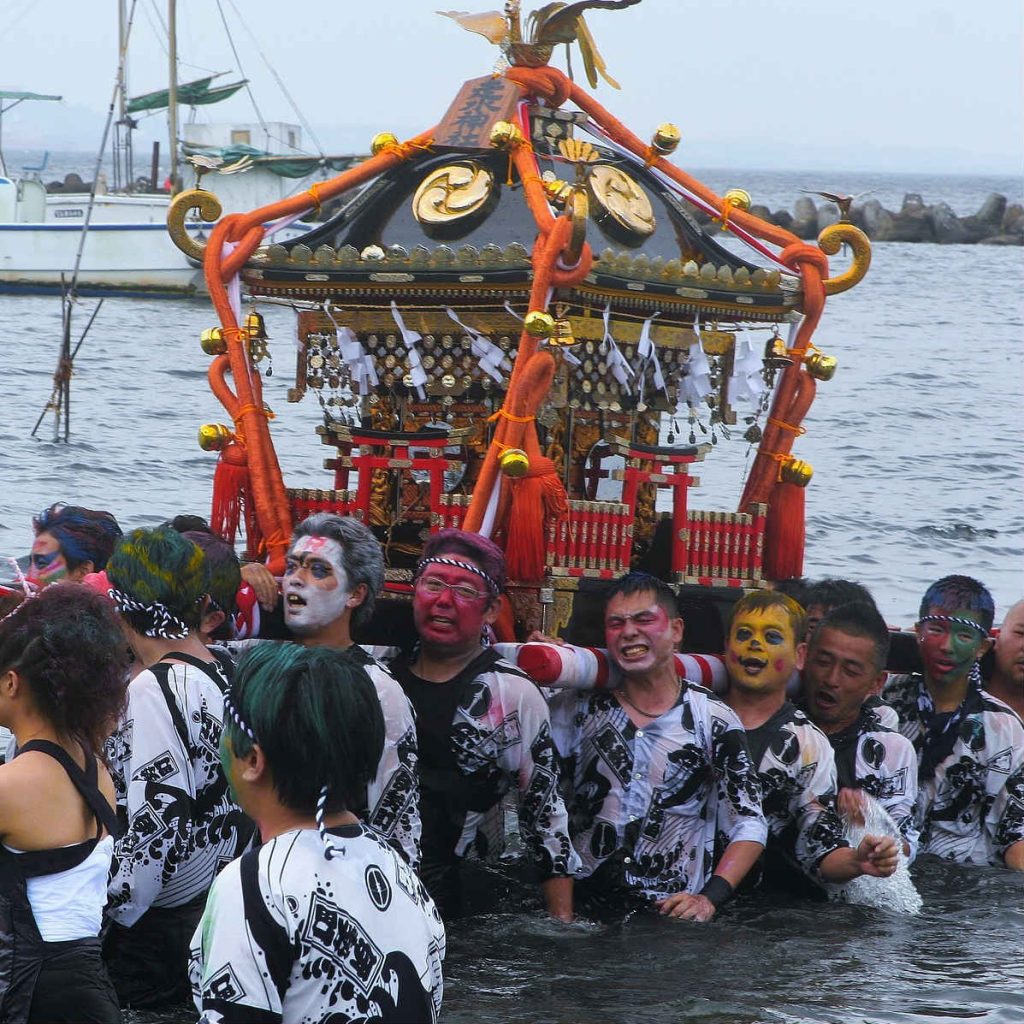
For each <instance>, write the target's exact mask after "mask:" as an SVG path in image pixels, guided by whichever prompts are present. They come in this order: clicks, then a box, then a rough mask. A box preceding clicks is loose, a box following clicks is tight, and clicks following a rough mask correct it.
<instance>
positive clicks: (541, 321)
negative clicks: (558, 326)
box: [523, 309, 555, 338]
mask: <svg viewBox="0 0 1024 1024" xmlns="http://www.w3.org/2000/svg"><path fill="white" fill-rule="evenodd" d="M523 329H524V330H525V331H526V333H527V334H531V335H533V337H535V338H550V337H551V335H552V334H554V333H555V318H554V317H553V316H552V315H551V314H550V313H545V312H544V311H543V310H540V309H531V310H530V312H529V313H527V314H526V316H525V317H524V318H523Z"/></svg>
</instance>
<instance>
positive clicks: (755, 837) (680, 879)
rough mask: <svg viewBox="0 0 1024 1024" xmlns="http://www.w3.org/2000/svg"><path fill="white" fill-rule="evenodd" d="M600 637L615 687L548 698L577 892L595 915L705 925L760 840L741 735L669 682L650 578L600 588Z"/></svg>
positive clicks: (664, 636)
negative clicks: (625, 914)
mask: <svg viewBox="0 0 1024 1024" xmlns="http://www.w3.org/2000/svg"><path fill="white" fill-rule="evenodd" d="M605 638H606V643H607V647H608V654H609V656H610V657H611V658H613V659H614V661H615V663H616V664H617V665H618V667H619V668H620V670H621V672H622V685H621V686H620V687H619V688H617V689H615V690H610V691H579V690H566V691H564V692H562V693H560V694H558V695H556V696H555V697H554V698H553V699H552V701H551V721H552V728H553V730H554V734H555V742H556V744H557V745H558V749H559V752H560V753H561V755H562V757H563V758H564V767H565V771H564V774H565V783H566V786H567V788H569V789H570V790H571V796H570V797H569V799H568V805H569V823H570V829H571V837H572V840H573V843H574V845H575V846H576V848H577V850H579V853H580V857H581V858H582V860H583V869H582V871H581V872H580V875H581V878H580V880H579V881H578V882H577V889H578V892H579V895H580V897H581V898H582V899H583V900H585V901H586V903H588V904H592V905H593V907H594V908H595V909H598V908H601V907H602V905H608V904H609V903H612V904H614V903H616V902H618V903H621V902H622V899H623V898H625V900H626V901H627V902H628V901H630V900H631V899H635V898H637V897H639V898H640V899H641V900H644V901H648V902H650V903H652V904H653V905H654V906H656V907H657V909H658V910H659V911H660V912H661V913H662V914H665V915H667V916H670V917H676V918H682V919H684V920H691V921H709V920H711V918H712V917H714V915H715V913H716V911H717V909H718V908H719V907H720V906H721V905H722V903H723V902H724V901H725V900H726V899H728V898H729V896H730V895H731V894H732V891H733V889H734V888H735V887H736V886H737V885H738V884H739V883H740V882H741V881H742V879H743V877H744V876H745V875H746V873H747V871H748V870H749V869H750V867H751V866H752V865H753V864H754V863H756V861H757V859H758V857H759V856H760V855H761V852H762V850H763V849H764V842H765V838H766V835H767V828H766V825H765V819H764V815H763V814H762V813H761V793H760V788H759V786H758V782H757V773H756V771H755V770H754V765H753V763H752V761H751V759H750V754H749V752H748V750H747V744H746V740H745V737H744V734H743V727H742V725H741V724H740V721H739V719H738V718H737V717H736V716H735V715H734V714H733V713H732V712H731V711H730V710H729V709H728V708H727V707H726V706H725V705H724V704H723V703H722V701H721V700H719V699H718V698H717V697H715V696H714V695H713V694H712V693H711V692H710V691H708V690H705V689H704V688H703V687H701V686H697V685H696V684H695V683H691V682H689V681H688V680H685V679H681V678H680V677H679V676H678V674H677V672H676V667H675V658H674V655H675V651H676V649H677V648H678V646H679V644H680V642H681V641H682V638H683V620H682V618H680V616H679V608H678V605H677V603H676V596H675V593H674V592H673V591H672V589H671V587H669V586H668V584H666V583H664V582H663V581H662V580H659V579H657V578H656V577H654V576H649V575H647V574H646V573H639V572H636V573H629V574H628V575H626V576H624V577H622V578H621V579H619V580H618V581H616V583H614V584H613V585H612V587H611V590H610V591H609V593H608V596H607V604H606V605H605ZM716 852H720V856H716Z"/></svg>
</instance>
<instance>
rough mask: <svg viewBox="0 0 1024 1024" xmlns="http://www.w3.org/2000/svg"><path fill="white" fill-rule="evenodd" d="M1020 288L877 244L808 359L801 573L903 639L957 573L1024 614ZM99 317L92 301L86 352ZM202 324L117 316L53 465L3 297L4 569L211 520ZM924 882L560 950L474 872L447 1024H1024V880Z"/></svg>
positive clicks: (1005, 267)
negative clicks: (32, 551) (831, 362)
mask: <svg viewBox="0 0 1024 1024" xmlns="http://www.w3.org/2000/svg"><path fill="white" fill-rule="evenodd" d="M804 180H805V179H804V178H803V176H801V175H775V176H763V184H762V185H761V186H759V187H758V188H759V198H760V197H762V196H768V195H777V196H778V197H779V199H778V200H777V201H775V200H772V201H771V202H770V205H772V206H773V208H774V207H776V206H777V205H783V204H785V205H788V204H789V203H791V201H792V199H793V198H795V195H794V187H797V188H799V187H803V186H802V185H798V184H797V182H798V181H800V182H803V181H804ZM869 180H870V179H865V181H866V182H867V181H869ZM921 180H922V181H923V180H925V179H923V178H922V179H921ZM709 181H710V183H711V184H713V185H714V186H715V187H728V186H729V185H732V184H739V185H743V184H744V181H743V180H742V178H741V177H740V176H736V178H735V180H734V179H733V178H732V177H729V178H723V180H722V181H720V182H719V181H713V180H711V179H710V177H709ZM997 181H998V179H953V180H950V181H949V182H947V183H946V187H944V189H943V190H939V188H938V183H937V184H936V186H935V187H936V192H935V194H934V195H933V194H926V195H925V198H926V200H928V201H933V200H934V199H937V198H944V199H945V200H946V201H948V202H950V203H951V205H953V206H954V209H956V210H957V212H959V213H970V212H974V210H976V209H977V207H978V206H979V205H980V203H981V202H982V201H983V200H984V198H985V195H986V194H987V193H988V192H989V191H1004V192H1006V191H1007V188H1006V187H1005V186H1004V187H1002V188H1000V187H999V185H998V184H996V182H997ZM861 182H862V179H860V178H852V179H851V180H849V181H847V182H843V183H840V182H837V181H836V180H834V178H833V179H832V180H830V181H829V182H824V181H820V180H814V181H810V180H808V181H807V186H806V187H814V186H816V185H819V184H820V185H821V186H822V187H826V188H828V187H845V188H846V189H847V190H848V191H855V190H857V189H859V188H860V187H864V186H863V185H862V183H861ZM957 182H959V184H957ZM746 187H748V188H750V187H751V185H750V178H749V177H748V179H747V183H746ZM930 189H931V186H930V185H929V186H928V187H927V188H926V187H925V186H924V185H921V186H919V187H917V188H914V187H911V185H910V183H909V181H908V182H907V183H905V184H904V183H899V184H898V185H897V186H895V188H894V191H893V192H892V197H891V198H889V197H887V196H884V195H883V194H881V193H880V194H879V198H880V199H882V201H883V202H884V203H885V204H886V205H890V206H892V205H897V206H898V205H899V202H900V200H901V198H902V194H903V192H904V191H924V192H926V193H929V192H930ZM773 190H774V191H773ZM957 197H959V198H957ZM1022 270H1024V252H1022V250H1020V249H1004V248H994V247H987V246H948V247H940V246H921V245H918V246H914V245H900V244H883V245H877V246H875V251H874V261H873V264H872V268H871V271H870V273H869V274H868V276H867V278H866V279H865V281H864V282H863V283H862V284H861V285H860V286H858V287H857V288H856V289H854V290H853V291H851V292H848V293H846V294H843V295H839V296H835V297H833V298H831V299H830V300H829V301H828V304H827V307H826V313H825V317H824V320H823V323H822V325H821V326H820V328H819V330H818V332H817V335H816V337H815V342H816V344H817V345H818V346H819V347H820V348H821V349H823V350H824V351H826V352H829V353H831V354H833V355H835V356H837V358H838V359H839V363H840V368H839V371H838V373H837V374H836V376H835V378H834V379H833V380H832V381H830V382H828V383H824V384H822V385H820V387H819V389H818V398H817V400H816V402H815V404H814V406H813V408H812V409H811V412H810V414H809V416H808V418H807V420H806V421H805V422H806V426H807V434H806V436H804V437H802V438H800V439H799V440H798V442H797V445H796V447H795V451H796V453H797V454H798V455H799V456H800V457H802V458H806V459H807V460H808V461H810V462H811V463H812V464H813V465H814V468H815V476H814V480H813V481H812V483H811V485H810V487H809V489H808V492H807V531H808V548H807V559H806V565H805V571H806V572H807V574H808V575H812V576H816V575H824V574H831V575H842V576H850V577H852V578H855V579H859V580H861V581H862V582H864V583H865V584H867V585H868V586H869V587H870V589H871V590H872V591H873V593H874V594H875V596H876V597H877V599H878V601H879V603H880V605H881V607H882V610H883V612H884V613H885V614H886V616H887V618H888V619H889V621H890V622H893V623H895V624H900V625H908V624H909V623H911V622H912V621H913V619H914V617H915V612H916V607H917V602H918V600H919V598H920V595H921V593H922V592H923V590H924V589H925V587H926V586H927V585H928V584H929V583H930V582H932V581H933V580H934V579H936V578H937V577H939V576H941V575H944V574H946V573H952V572H966V573H969V574H971V575H974V576H977V577H978V578H980V579H982V580H983V581H985V582H986V583H987V585H988V586H989V587H990V588H991V589H992V591H993V593H994V594H995V597H996V602H997V606H998V609H999V612H1000V614H1001V612H1002V611H1003V610H1005V609H1006V608H1007V607H1008V606H1009V604H1010V603H1012V602H1013V601H1014V600H1016V599H1018V598H1020V597H1021V596H1022V595H1024V557H1022V556H1024V545H1022V537H1024V510H1022V509H1024V506H1022V503H1021V500H1020V499H1021V495H1022V493H1024V491H1022V483H1024V481H1022V460H1021V455H1020V436H1021V431H1020V424H1021V406H1022V403H1021V390H1022V388H1021V385H1022V374H1021V363H1022V361H1021V342H1022V337H1024V302H1022V293H1021V289H1020V282H1021V279H1022ZM94 306H95V300H83V302H82V303H81V308H80V310H79V311H77V313H76V316H75V324H76V328H75V332H74V333H75V336H76V337H77V333H78V331H80V330H81V328H82V327H83V326H84V324H85V321H86V319H87V317H88V314H89V313H90V312H91V311H92V309H93V308H94ZM266 314H267V322H268V327H269V330H270V334H271V351H272V355H273V360H274V364H273V365H274V375H273V377H271V378H269V379H268V380H267V384H266V389H265V395H266V398H267V400H268V402H269V404H270V405H271V407H272V408H273V409H274V410H275V412H277V413H278V414H279V418H278V419H277V420H276V421H275V423H274V425H273V431H274V435H275V437H276V438H277V442H278V450H279V453H280V457H281V461H282V464H283V465H284V466H285V469H286V476H287V478H288V480H289V483H290V484H292V485H294V486H309V487H317V486H329V485H330V476H329V474H328V473H326V472H325V471H324V470H323V468H322V459H323V456H324V449H323V446H322V445H320V444H319V441H318V439H317V438H316V437H315V436H314V435H313V430H314V428H315V426H316V424H317V423H318V422H319V407H318V406H317V405H316V404H315V402H313V401H311V400H309V399H307V400H306V401H305V402H304V403H302V404H300V405H298V406H288V405H287V403H286V401H285V393H286V390H287V387H288V384H289V375H290V373H291V372H292V371H293V368H294V347H293V338H294V318H293V315H292V313H291V312H290V311H289V310H287V309H282V308H268V309H267V310H266ZM214 323H215V318H214V316H213V314H212V311H211V309H210V307H209V306H208V304H207V303H206V302H205V301H203V300H188V301H183V300H173V301H172V300H163V301H154V300H133V299H108V300H107V301H106V302H105V304H104V306H103V308H102V309H101V310H100V312H99V314H98V316H97V319H96V323H95V325H94V327H93V330H92V332H91V333H90V334H89V336H88V337H87V338H86V340H85V342H84V343H83V345H82V349H81V351H80V353H79V356H78V359H77V360H76V364H75V376H74V379H73V387H72V414H71V427H72V437H71V442H70V443H69V444H64V443H61V442H55V441H54V440H53V429H52V420H51V418H49V417H47V418H45V419H44V421H43V424H42V427H41V429H40V431H39V434H38V436H37V437H36V438H35V439H32V438H31V437H30V436H29V435H30V432H31V430H32V426H33V424H34V423H35V421H36V419H37V417H38V416H39V413H40V412H41V411H42V410H43V408H44V406H45V404H46V402H47V399H48V397H49V394H50V388H51V378H52V374H53V370H54V366H55V363H56V357H57V353H58V346H59V336H60V307H59V302H58V301H57V300H55V299H51V298H45V297H17V296H0V409H2V417H0V554H9V555H22V554H24V553H26V552H27V550H28V548H29V545H30V543H31V535H32V534H31V516H32V514H33V513H34V512H37V511H38V510H39V509H41V508H43V507H44V506H45V505H47V504H49V503H51V502H53V501H56V500H64V501H68V502H75V503H79V504H84V505H87V506H91V507H94V508H107V509H110V510H111V511H112V512H114V513H115V515H116V516H117V517H118V519H119V520H120V522H121V524H122V525H123V526H125V527H133V526H137V525H153V524H155V523H158V522H160V521H162V520H164V519H166V518H168V517H170V516H172V515H174V514H176V513H179V512H199V513H205V512H206V511H207V510H208V508H209V496H210V486H211V479H212V473H213V467H214V459H215V457H214V456H212V455H208V454H206V453H204V452H202V451H200V450H199V448H198V447H197V445H196V439H195V438H196V430H197V428H198V426H199V424H200V423H203V422H206V421H209V420H224V419H225V418H226V416H225V414H224V412H223V410H222V409H221V408H220V406H219V405H218V403H217V402H216V401H215V399H213V397H212V396H211V395H210V392H209V390H208V388H207V386H206V381H205V371H206V366H207V365H208V362H209V360H208V357H206V356H204V355H203V353H202V352H201V350H200V348H199V341H198V339H199V333H200V331H201V330H202V329H203V328H204V327H208V326H211V325H213V324H214ZM740 411H741V412H742V409H741V410H740ZM740 433H741V430H737V431H735V433H734V439H733V440H732V441H730V442H723V443H721V444H719V445H718V446H717V448H716V450H715V451H714V452H713V453H712V456H711V457H709V459H708V461H707V462H706V464H705V465H704V467H702V470H701V472H700V474H699V475H700V477H701V479H702V486H701V487H700V488H699V489H698V490H697V491H696V492H694V493H693V494H692V495H691V504H692V506H693V507H696V508H709V509H713V508H722V509H728V508H731V507H733V506H734V504H735V502H736V500H737V498H738V496H739V492H740V489H741V487H742V479H743V472H744V466H745V464H746V460H747V459H748V458H749V452H748V449H747V446H746V445H745V444H744V443H743V442H742V441H740V440H738V438H739V434H740ZM998 618H999V615H997V620H998ZM914 879H915V883H916V884H917V887H918V889H919V891H920V892H921V894H922V896H923V898H924V908H923V910H922V912H921V914H920V915H919V916H915V917H910V916H905V915H900V914H891V913H886V912H884V911H879V910H874V909H870V908H867V907H863V906H855V905H834V906H833V905H830V906H827V907H825V906H822V905H819V904H811V903H801V902H796V903H793V902H790V901H787V900H784V899H782V898H780V897H773V896H767V895H758V896H755V897H754V898H752V899H750V900H747V901H744V902H742V903H739V904H736V905H734V906H732V907H730V908H728V909H727V910H726V911H725V912H724V913H723V914H722V916H721V918H720V919H719V920H717V921H715V922H713V923H712V924H710V925H708V926H703V927H701V926H695V925H687V924H680V923H677V922H669V921H662V920H660V919H657V918H654V917H635V918H632V919H631V920H629V921H627V922H623V923H621V924H617V925H614V926H611V927H606V926H602V927H598V926H588V925H577V926H573V927H570V928H566V927H562V926H558V925H555V924H553V923H551V922H548V921H546V920H544V919H543V917H542V916H541V915H539V913H538V912H537V908H538V906H539V903H538V902H537V901H536V900H535V899H533V897H532V895H531V896H530V897H529V898H527V899H525V900H524V898H523V896H522V895H521V894H519V893H517V891H516V887H515V886H514V885H513V884H512V883H510V882H509V881H508V879H507V878H506V877H505V876H503V875H494V876H488V878H487V882H486V888H488V889H489V891H490V892H491V896H492V899H491V901H490V902H491V904H492V906H491V907H490V908H489V910H488V912H487V913H485V914H481V915H478V916H475V917H472V918H470V919H468V920H466V921H462V922H457V923H456V924H455V925H453V926H452V928H451V929H450V934H449V954H448V960H447V963H446V980H445V992H446V996H445V1008H444V1011H443V1019H444V1020H445V1021H451V1022H463V1024H469V1022H478V1021H483V1020H493V1021H501V1022H513V1021H514V1022H522V1024H528V1022H529V1024H546V1022H550V1024H556V1022H557V1024H576V1022H582V1021H587V1022H596V1024H604V1022H607V1024H632V1022H640V1021H643V1022H665V1024H675V1022H679V1021H683V1020H685V1021H687V1022H701V1024H783V1022H786V1024H833V1022H834V1024H865V1022H869V1024H890V1022H891V1024H939V1022H950V1021H956V1022H962V1021H979V1022H985V1024H1020V1021H1022V1020H1024V995H1022V993H1024V977H1022V972H1024V958H1022V956H1021V952H1022V945H1021V935H1022V934H1024V881H1022V879H1021V878H1020V877H1019V876H1013V875H1011V874H1010V873H1009V872H1006V871H1002V870H997V869H989V868H966V867H960V866H957V865H948V864H944V863H940V862H936V861H933V860H924V861H922V862H921V863H920V864H919V865H918V866H916V867H915V869H914ZM130 1019H131V1020H134V1021H136V1022H138V1024H142V1022H143V1021H156V1020H160V1021H163V1022H166V1024H170V1022H172V1021H175V1022H176V1021H184V1020H189V1019H194V1018H192V1017H190V1016H189V1015H188V1014H185V1013H173V1012H172V1013H169V1014H164V1015H160V1016H152V1015H134V1016H132V1017H130Z"/></svg>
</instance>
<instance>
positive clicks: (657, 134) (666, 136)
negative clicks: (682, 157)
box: [651, 121, 683, 156]
mask: <svg viewBox="0 0 1024 1024" xmlns="http://www.w3.org/2000/svg"><path fill="white" fill-rule="evenodd" d="M682 138H683V133H682V132H681V131H680V130H679V128H678V127H677V126H676V125H674V124H669V123H668V122H667V121H666V122H665V124H659V125H658V127H657V128H655V129H654V135H652V136H651V148H652V149H654V150H655V151H656V152H658V153H660V154H661V155H662V156H668V155H669V153H674V152H675V151H676V149H677V147H678V146H679V143H680V141H681V140H682Z"/></svg>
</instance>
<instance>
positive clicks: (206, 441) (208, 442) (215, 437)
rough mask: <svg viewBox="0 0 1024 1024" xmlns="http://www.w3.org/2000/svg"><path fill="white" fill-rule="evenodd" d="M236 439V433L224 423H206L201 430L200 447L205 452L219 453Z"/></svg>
mask: <svg viewBox="0 0 1024 1024" xmlns="http://www.w3.org/2000/svg"><path fill="white" fill-rule="evenodd" d="M234 439H235V435H234V431H232V429H231V428H230V427H227V426H225V425H224V424H223V423H204V424H203V425H202V426H201V427H200V428H199V447H200V448H202V449H203V451H204V452H219V451H220V450H221V449H222V448H223V447H224V446H225V445H226V444H228V443H229V442H231V441H233V440H234Z"/></svg>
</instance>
